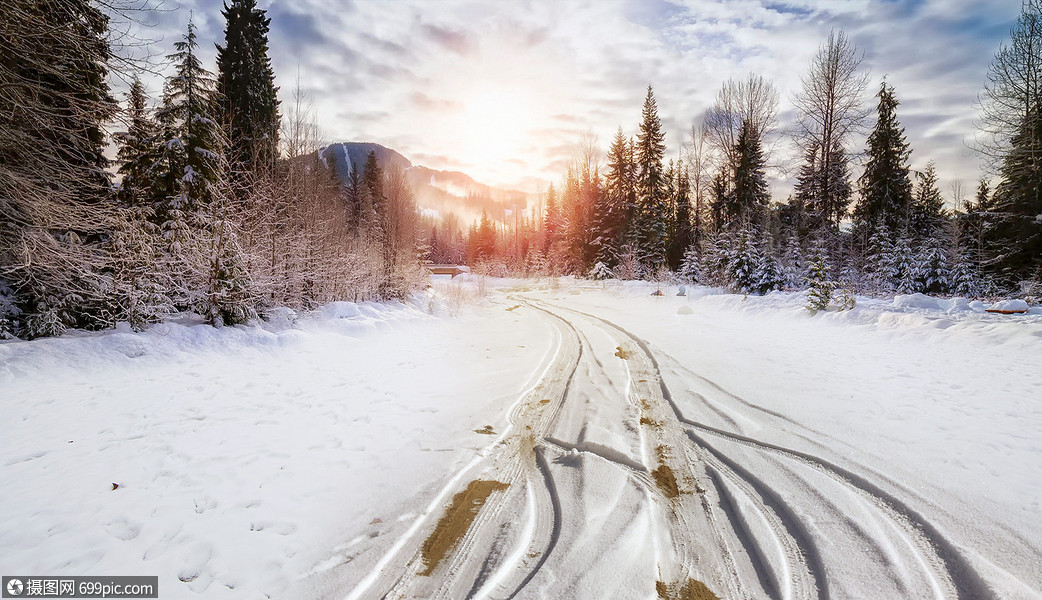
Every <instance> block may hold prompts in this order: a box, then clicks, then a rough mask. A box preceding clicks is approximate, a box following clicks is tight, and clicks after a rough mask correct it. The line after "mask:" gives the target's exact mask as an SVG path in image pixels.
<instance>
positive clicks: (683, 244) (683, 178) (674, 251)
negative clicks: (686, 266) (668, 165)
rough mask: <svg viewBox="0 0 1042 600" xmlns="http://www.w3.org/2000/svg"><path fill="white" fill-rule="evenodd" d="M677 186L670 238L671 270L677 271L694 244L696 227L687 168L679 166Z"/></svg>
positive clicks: (674, 187) (676, 176)
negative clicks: (692, 218) (693, 221)
mask: <svg viewBox="0 0 1042 600" xmlns="http://www.w3.org/2000/svg"><path fill="white" fill-rule="evenodd" d="M675 181H676V184H675V185H674V186H673V190H674V192H673V201H672V202H671V204H672V205H673V207H674V210H673V218H672V219H671V222H672V227H671V228H670V229H671V231H670V234H671V235H670V238H669V254H668V256H669V268H670V269H672V270H674V271H676V270H677V269H679V268H680V262H681V261H682V260H683V258H684V252H685V251H686V250H687V249H688V248H689V247H691V245H692V244H693V243H694V239H695V234H694V226H693V224H692V220H691V180H690V179H689V178H688V173H687V168H686V167H684V166H679V165H678V166H677V168H676V174H675Z"/></svg>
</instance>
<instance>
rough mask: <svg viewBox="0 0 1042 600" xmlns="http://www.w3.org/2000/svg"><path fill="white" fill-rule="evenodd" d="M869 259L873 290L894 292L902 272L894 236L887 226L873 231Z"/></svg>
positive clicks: (870, 239)
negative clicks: (899, 268) (898, 262)
mask: <svg viewBox="0 0 1042 600" xmlns="http://www.w3.org/2000/svg"><path fill="white" fill-rule="evenodd" d="M867 259H868V261H867V262H868V264H867V265H866V270H867V271H868V274H869V277H870V279H871V287H872V290H873V291H874V292H876V293H883V294H885V293H888V292H891V291H893V290H894V289H895V283H896V282H897V280H898V279H899V277H900V271H899V270H898V266H897V257H896V255H895V252H894V240H893V234H892V233H891V231H890V228H889V227H887V226H886V224H883V225H880V226H879V227H876V228H875V229H874V230H873V231H872V237H870V238H869V240H868V257H867Z"/></svg>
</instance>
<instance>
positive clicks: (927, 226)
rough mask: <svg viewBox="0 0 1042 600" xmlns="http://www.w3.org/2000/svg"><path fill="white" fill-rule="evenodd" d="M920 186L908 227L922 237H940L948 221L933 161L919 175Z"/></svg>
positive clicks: (917, 189) (916, 191)
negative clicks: (941, 230)
mask: <svg viewBox="0 0 1042 600" xmlns="http://www.w3.org/2000/svg"><path fill="white" fill-rule="evenodd" d="M918 178H919V185H918V186H917V187H916V190H915V196H914V198H913V199H912V205H911V208H910V210H909V215H908V227H909V229H911V230H912V231H913V232H915V233H916V234H917V235H919V236H921V237H933V236H936V235H938V233H939V230H940V228H941V227H942V226H943V225H944V223H945V222H946V221H947V215H946V214H945V211H944V198H942V197H941V190H939V189H938V188H937V168H936V167H935V166H934V163H933V161H930V162H929V163H927V165H926V169H925V170H924V171H923V172H922V173H920V174H919V175H918Z"/></svg>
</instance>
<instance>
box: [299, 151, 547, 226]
mask: <svg viewBox="0 0 1042 600" xmlns="http://www.w3.org/2000/svg"><path fill="white" fill-rule="evenodd" d="M370 152H374V153H375V154H376V161H377V164H379V165H380V168H381V169H384V170H387V169H390V168H401V169H402V170H403V171H405V174H406V178H407V179H408V181H409V184H410V186H411V187H412V190H413V194H414V195H415V197H416V205H417V207H418V208H419V209H420V211H421V212H422V213H423V214H424V215H426V216H428V217H431V218H437V219H441V220H448V219H452V218H453V216H454V217H455V218H456V219H457V220H458V221H459V222H460V223H462V224H467V223H470V222H473V221H476V220H477V219H479V218H480V217H481V214H482V212H484V213H485V214H487V215H488V216H489V218H491V219H493V220H496V221H500V222H506V221H507V219H508V218H512V215H513V214H514V212H515V211H518V210H524V209H525V208H526V207H527V206H528V200H529V194H526V193H525V192H522V191H519V190H510V189H503V188H498V187H495V186H491V185H487V184H484V183H481V182H479V181H477V180H475V179H474V178H473V177H471V176H470V175H467V174H466V173H464V172H462V171H443V170H439V169H432V168H430V167H425V166H423V165H416V164H413V162H412V161H411V160H409V159H408V158H407V157H405V156H404V155H403V154H401V153H400V152H398V151H397V150H394V149H393V148H388V147H387V146H384V145H382V144H378V143H375V142H336V143H332V144H329V145H328V146H325V147H323V148H320V149H319V150H318V153H319V156H320V157H321V158H322V160H323V161H325V162H326V164H332V166H333V168H334V170H335V171H336V174H337V177H338V178H339V179H340V181H341V182H342V183H344V184H346V183H347V182H348V179H349V177H350V173H351V169H352V167H353V168H355V169H358V170H361V169H362V168H363V167H364V165H365V162H366V160H367V159H368V156H369V153H370Z"/></svg>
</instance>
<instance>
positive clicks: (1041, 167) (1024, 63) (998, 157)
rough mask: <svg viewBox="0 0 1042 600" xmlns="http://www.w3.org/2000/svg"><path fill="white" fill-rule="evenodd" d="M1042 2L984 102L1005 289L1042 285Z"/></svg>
mask: <svg viewBox="0 0 1042 600" xmlns="http://www.w3.org/2000/svg"><path fill="white" fill-rule="evenodd" d="M1040 48H1042V1H1040V0H1024V2H1023V4H1022V8H1021V14H1020V17H1019V18H1018V19H1017V23H1016V24H1015V25H1014V26H1013V29H1012V30H1011V31H1010V39H1009V43H1007V44H1004V45H1003V46H1002V47H1001V48H1000V49H999V51H998V52H997V53H996V54H995V58H994V59H993V61H992V63H991V67H990V68H989V70H988V76H987V82H986V83H985V86H984V91H983V93H982V94H981V118H980V128H981V131H982V133H983V134H984V139H983V140H982V142H983V143H982V145H981V147H980V150H981V151H982V153H983V154H984V155H985V156H986V157H988V158H989V159H991V160H992V161H993V163H995V164H997V165H998V166H999V167H1000V168H999V174H1000V176H1001V181H1000V182H999V184H998V186H997V187H996V189H995V193H994V196H993V197H992V199H991V203H990V206H989V207H988V209H989V210H988V211H987V212H986V213H985V214H984V215H983V216H984V218H985V221H986V225H987V227H986V229H985V232H984V233H985V235H984V236H983V241H984V254H985V255H986V259H987V262H986V263H985V267H986V269H987V272H988V273H989V274H990V275H991V276H992V277H993V278H995V279H996V281H997V283H999V284H1001V285H1002V286H1003V287H1006V288H1007V289H1012V288H1014V287H1016V286H1018V285H1019V284H1020V283H1021V282H1022V281H1024V280H1027V279H1029V278H1032V277H1033V278H1035V280H1036V281H1038V280H1040V279H1042V217H1040V215H1042V52H1040V50H1039V49H1040Z"/></svg>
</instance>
